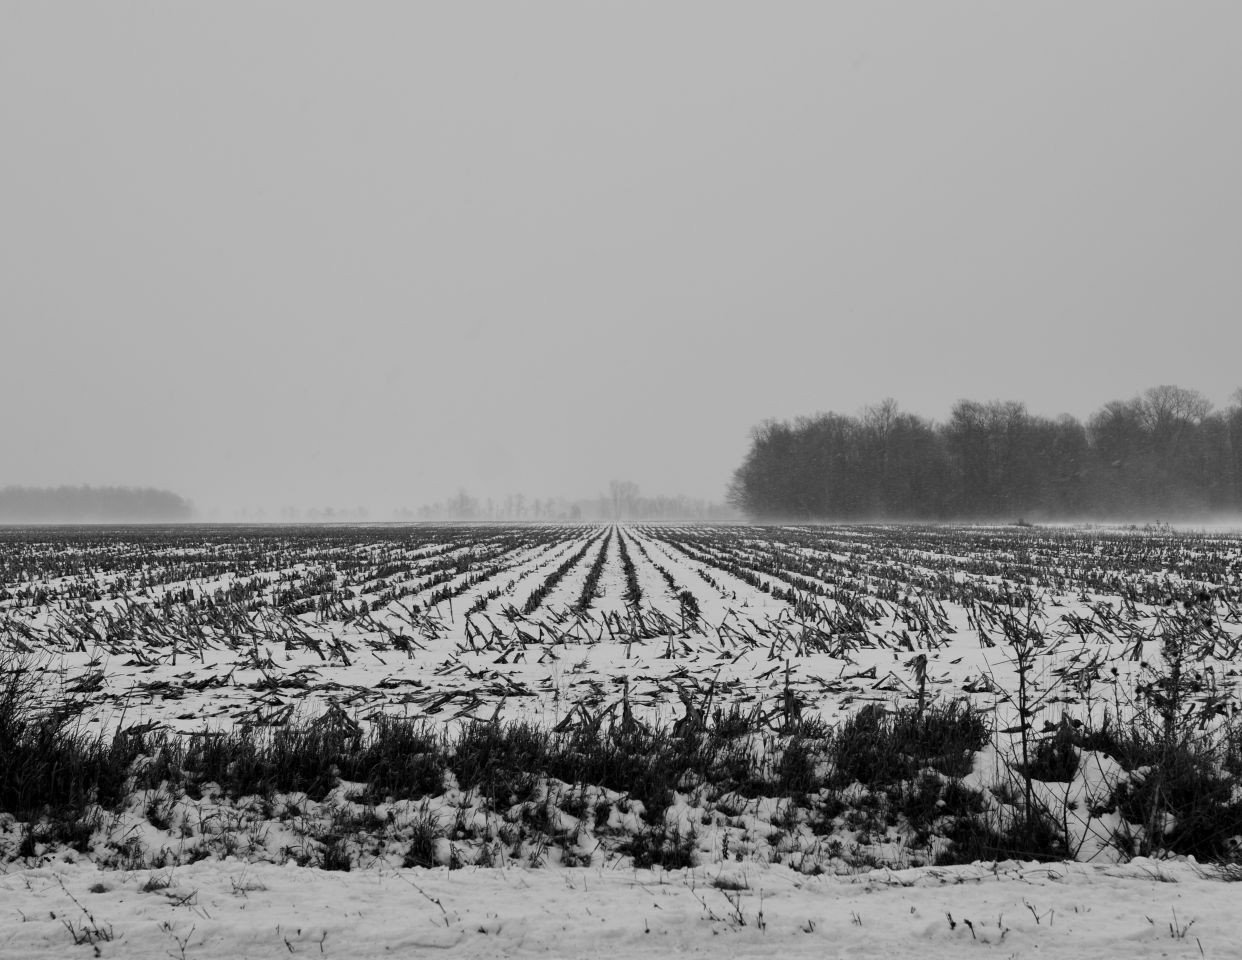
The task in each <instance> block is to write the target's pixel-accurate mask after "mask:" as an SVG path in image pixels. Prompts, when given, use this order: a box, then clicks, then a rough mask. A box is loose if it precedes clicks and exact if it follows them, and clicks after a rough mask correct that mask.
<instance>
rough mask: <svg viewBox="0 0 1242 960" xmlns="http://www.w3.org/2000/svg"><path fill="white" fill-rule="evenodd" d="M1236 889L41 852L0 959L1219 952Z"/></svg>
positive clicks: (1194, 879) (1161, 881) (1116, 880)
mask: <svg viewBox="0 0 1242 960" xmlns="http://www.w3.org/2000/svg"><path fill="white" fill-rule="evenodd" d="M1238 890H1239V887H1238V886H1237V885H1236V884H1235V883H1230V882H1227V881H1225V880H1222V879H1220V876H1219V871H1218V870H1216V869H1209V868H1204V867H1199V866H1197V865H1195V864H1193V863H1187V862H1179V863H1169V862H1157V861H1152V860H1135V861H1132V862H1131V863H1128V864H1124V865H1110V866H1104V865H1098V866H1097V865H1086V864H1053V865H1047V864H1043V865H1036V864H1021V863H1013V862H1007V863H998V864H978V865H974V866H960V867H948V868H924V869H918V870H902V871H889V870H877V871H872V872H868V873H863V874H859V875H856V876H850V877H807V876H804V875H802V874H799V873H797V872H795V871H793V870H790V869H788V868H786V867H779V866H770V865H761V864H750V865H746V866H745V867H738V868H724V869H722V868H720V867H705V868H699V869H693V870H676V871H671V872H668V871H662V870H656V871H652V870H638V871H634V870H626V869H607V868H597V869H579V870H556V871H548V870H529V869H521V868H512V869H504V870H485V869H468V870H462V871H454V872H450V871H448V870H447V869H444V868H441V869H436V870H370V871H364V872H354V873H348V874H340V873H325V872H322V871H317V870H313V869H303V868H298V867H294V866H284V867H282V866H275V865H272V864H248V863H244V862H241V861H238V860H226V861H204V862H202V863H198V864H194V865H193V866H188V867H181V868H177V869H175V870H166V871H160V872H150V871H139V872H111V873H103V872H99V871H97V870H96V869H95V868H94V867H93V866H90V865H65V864H56V865H54V866H47V867H40V868H33V869H22V870H10V872H9V873H8V874H6V875H0V904H2V906H0V956H4V957H13V958H18V957H20V958H29V960H35V958H42V957H48V958H60V957H74V956H83V957H88V956H101V957H128V958H133V960H147V958H160V960H163V958H166V957H169V956H172V957H174V958H181V957H183V956H184V957H187V958H192V960H211V958H221V960H230V958H234V957H253V958H261V957H270V958H280V957H290V956H292V957H301V956H306V957H335V958H341V960H361V958H371V957H384V956H424V955H428V954H432V955H435V956H446V955H447V956H469V957H526V956H542V957H608V958H615V960H623V958H627V957H638V956H705V957H720V956H729V957H759V956H765V957H767V956H777V957H855V958H892V957H919V958H928V960H936V958H941V957H944V958H957V957H962V956H967V957H969V956H987V957H1002V958H1009V957H1012V958H1033V957H1064V958H1093V960H1111V958H1126V960H1128V958H1138V957H1208V958H1228V957H1236V956H1237V949H1238V943H1239V942H1242V913H1240V912H1239V911H1238V909H1237V902H1238ZM75 938H76V939H78V940H80V941H81V945H79V946H74V940H75Z"/></svg>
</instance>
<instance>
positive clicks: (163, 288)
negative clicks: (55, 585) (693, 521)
mask: <svg viewBox="0 0 1242 960" xmlns="http://www.w3.org/2000/svg"><path fill="white" fill-rule="evenodd" d="M1240 30H1242V10H1239V8H1238V7H1237V5H1236V4H1230V3H1210V2H1204V3H1195V4H1192V5H1171V4H1164V3H1146V2H1128V0H1127V2H1103V3H1093V4H1089V5H1083V4H1078V3H1069V2H1054V3H1041V4H1038V5H1035V4H1031V5H1013V4H1005V5H996V4H990V3H966V2H946V3H937V4H934V5H929V4H919V3H865V4H863V3H851V4H819V3H783V4H780V5H778V6H777V8H775V9H771V8H766V7H764V8H760V7H758V6H755V5H753V4H745V3H718V2H712V3H706V2H688V3H678V4H671V5H670V4H645V3H625V4H603V5H597V4H593V5H590V6H583V5H581V4H577V3H568V2H565V3H552V2H544V3H536V4H522V5H517V6H514V5H509V4H498V3H491V4H484V5H482V6H462V5H458V4H418V5H404V4H383V3H376V4H365V5H363V6H362V7H361V8H358V7H355V6H353V5H350V6H348V7H347V6H341V5H334V4H325V3H296V4H294V3H257V4H244V5H243V4H228V3H226V4H211V5H208V6H201V7H195V8H186V7H184V6H169V5H167V4H163V3H142V2H127V3H122V4H119V5H117V4H109V5H104V6H101V5H95V4H84V3H70V4H56V5H48V4H5V5H4V6H3V8H2V9H0V118H2V119H3V123H4V129H5V149H4V150H3V151H2V152H0V208H2V209H3V210H4V217H3V221H2V223H0V318H2V320H0V323H2V324H3V334H4V336H3V341H4V353H5V357H6V359H8V361H9V362H8V363H7V364H6V366H5V376H4V378H3V380H0V429H2V430H3V433H4V436H5V440H6V442H5V450H6V452H5V455H4V457H3V461H2V467H0V486H2V485H5V484H13V485H25V486H59V485H62V484H70V485H77V484H92V485H96V486H108V485H121V486H130V485H132V486H138V487H146V486H154V487H157V488H161V489H167V490H170V491H173V492H175V493H176V494H178V495H180V496H183V497H185V498H187V499H189V500H191V501H193V502H194V504H195V505H196V507H197V508H198V509H199V510H200V511H201V512H202V513H203V514H204V515H207V516H211V515H214V516H217V517H221V518H223V517H229V516H240V515H242V514H243V513H244V514H246V515H249V516H251V517H254V516H256V515H257V514H258V511H259V510H263V511H264V515H265V516H266V517H267V518H268V519H278V518H279V517H280V512H281V510H282V508H285V507H290V508H294V509H296V510H297V511H299V513H300V515H302V516H303V517H304V516H306V515H307V513H308V512H309V511H310V510H312V509H318V510H321V511H322V510H323V509H324V508H326V507H329V506H331V507H333V508H335V509H337V510H340V509H342V508H347V509H349V510H350V511H355V510H356V509H357V508H358V507H365V508H366V509H367V510H368V512H369V515H370V516H371V517H374V518H378V517H380V516H384V515H387V514H388V513H390V512H391V511H393V510H394V509H395V508H399V507H405V508H409V509H411V510H417V508H418V507H419V506H420V505H423V504H431V503H435V502H437V501H440V502H443V501H446V500H448V499H449V498H451V497H453V496H455V495H456V494H457V493H458V491H459V490H465V491H466V492H467V493H468V494H469V495H471V496H473V497H476V498H479V499H480V500H483V501H486V499H487V498H494V499H495V500H497V501H503V500H504V498H506V497H507V496H510V495H514V494H518V493H522V494H524V495H525V496H526V497H528V498H534V497H538V498H567V499H570V500H572V499H575V498H590V497H595V496H597V495H598V494H600V493H601V492H604V491H606V490H607V486H608V483H609V481H610V480H614V479H616V480H629V481H632V482H634V483H636V484H637V485H638V486H639V487H640V488H641V490H642V491H643V492H644V493H645V494H652V495H654V494H661V495H666V496H679V495H683V496H686V497H689V498H693V499H700V500H704V501H715V502H719V501H721V500H722V499H723V497H724V495H725V488H726V485H727V484H728V482H729V479H730V476H731V474H732V472H733V471H734V470H735V469H736V468H737V467H738V465H739V464H740V463H741V461H742V459H743V456H744V455H745V453H746V451H747V448H748V443H749V435H750V431H751V429H752V428H753V427H755V426H756V425H757V424H759V423H761V422H762V421H764V420H765V419H767V418H770V417H775V418H778V419H790V418H794V417H798V416H802V415H813V414H815V413H818V412H824V411H836V412H838V413H841V414H846V415H855V414H857V413H858V412H859V411H860V409H861V408H863V407H864V406H865V405H868V404H874V403H878V402H879V401H881V400H882V399H883V398H885V397H892V398H893V399H894V400H895V401H896V402H897V403H898V404H899V405H900V406H901V408H902V409H903V410H907V411H911V412H913V413H916V414H919V415H921V416H923V417H926V418H930V419H933V420H936V421H944V420H947V419H948V418H949V416H950V412H951V410H952V408H953V405H954V403H955V402H956V401H958V400H959V399H962V398H969V399H972V400H976V401H979V402H984V403H986V402H989V401H992V400H994V399H995V400H1002V401H1021V402H1025V403H1026V404H1027V406H1028V408H1029V410H1030V411H1031V412H1032V413H1033V414H1036V415H1039V416H1043V417H1048V418H1053V419H1055V418H1056V417H1058V416H1059V415H1060V414H1062V413H1070V414H1073V415H1074V416H1075V417H1077V418H1079V419H1080V420H1084V421H1085V420H1086V419H1087V418H1089V417H1090V416H1091V414H1093V413H1094V412H1095V411H1097V410H1098V409H1099V408H1100V407H1101V406H1102V405H1103V404H1104V403H1106V402H1108V401H1112V400H1128V399H1129V398H1132V397H1134V396H1136V395H1138V394H1139V393H1140V392H1141V391H1143V390H1146V389H1147V388H1149V387H1154V386H1157V385H1161V384H1177V385H1180V386H1183V387H1185V388H1189V389H1195V390H1198V391H1201V392H1202V394H1203V395H1204V396H1205V397H1206V398H1207V399H1208V400H1209V401H1211V402H1212V403H1213V404H1214V405H1215V406H1216V407H1217V408H1218V409H1224V408H1225V407H1227V405H1228V403H1229V398H1230V396H1231V394H1232V393H1233V391H1234V390H1235V389H1237V387H1238V386H1239V381H1240V379H1242V378H1240V377H1239V374H1238V372H1237V357H1238V356H1239V354H1240V348H1242V324H1240V323H1239V322H1238V316H1239V306H1240V305H1242V275H1240V274H1239V272H1238V270H1237V264H1238V263H1239V262H1242V233H1240V232H1239V231H1238V229H1237V224H1238V223H1239V222H1242V173H1240V172H1239V171H1242V128H1240V127H1239V125H1238V124H1236V123H1234V122H1233V118H1234V117H1236V116H1237V115H1238V114H1239V112H1240V108H1242V103H1240V102H1239V99H1240V97H1242V93H1240V91H1242V58H1239V57H1238V56H1237V46H1236V42H1235V38H1236V37H1237V36H1238V35H1239V31H1240Z"/></svg>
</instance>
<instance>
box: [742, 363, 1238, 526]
mask: <svg viewBox="0 0 1242 960" xmlns="http://www.w3.org/2000/svg"><path fill="white" fill-rule="evenodd" d="M728 499H729V502H730V503H732V504H733V505H734V506H736V507H737V508H738V509H740V510H741V511H742V512H743V513H745V514H746V515H747V516H748V517H751V518H752V519H769V520H770V519H790V520H816V519H851V518H852V519H864V518H875V519H966V518H973V519H1010V520H1012V519H1017V518H1020V517H1025V518H1031V519H1055V518H1063V519H1087V518H1097V517H1098V518H1101V519H1104V518H1127V517H1159V518H1175V517H1192V516H1203V515H1206V514H1209V513H1217V512H1237V511H1239V510H1242V390H1238V391H1237V392H1236V393H1235V394H1234V396H1233V403H1232V404H1231V405H1230V406H1229V407H1228V408H1227V409H1225V410H1214V409H1213V406H1212V404H1211V403H1210V402H1209V401H1208V400H1207V399H1206V398H1205V397H1204V396H1203V395H1202V394H1201V393H1199V392H1198V391H1196V390H1189V389H1186V388H1183V387H1177V386H1169V385H1164V386H1158V387H1152V388H1151V389H1149V390H1147V391H1145V392H1144V393H1142V394H1141V395H1139V396H1137V397H1135V398H1133V399H1132V400H1115V401H1112V402H1110V403H1106V404H1105V405H1104V406H1103V407H1101V408H1100V409H1099V410H1098V411H1096V413H1094V414H1093V415H1092V416H1091V417H1090V418H1089V419H1088V420H1087V421H1086V423H1083V422H1081V421H1079V420H1078V419H1076V418H1075V417H1073V416H1070V415H1068V414H1065V415H1062V416H1060V417H1057V418H1055V419H1054V418H1048V417H1044V416H1039V415H1036V414H1032V413H1030V412H1029V411H1028V410H1027V409H1026V405H1025V404H1023V403H1019V402H1002V401H992V402H988V403H980V402H978V401H974V400H959V401H958V402H957V403H956V404H955V405H954V407H953V410H952V412H951V413H950V415H949V418H948V420H946V421H944V422H941V423H937V422H934V421H931V420H928V419H925V418H923V417H921V416H918V415H917V414H913V413H907V412H904V411H901V410H900V409H898V406H897V404H896V403H895V402H894V401H892V400H885V401H883V402H881V403H879V404H876V405H875V406H871V407H867V408H866V409H864V410H863V411H862V413H861V414H859V415H857V416H846V415H843V414H838V413H827V414H819V415H817V416H813V417H799V418H798V419H796V420H794V421H793V422H785V421H776V420H768V421H765V422H764V423H762V424H760V425H759V426H758V427H756V428H755V429H754V430H753V431H752V433H751V443H750V448H749V450H748V451H747V453H746V456H745V459H744V460H743V462H742V464H741V466H739V467H738V469H737V470H736V471H735V472H734V475H733V479H732V481H731V483H730V485H729V497H728Z"/></svg>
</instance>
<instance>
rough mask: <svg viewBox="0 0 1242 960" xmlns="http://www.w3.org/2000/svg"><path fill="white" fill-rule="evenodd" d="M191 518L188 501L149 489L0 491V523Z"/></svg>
mask: <svg viewBox="0 0 1242 960" xmlns="http://www.w3.org/2000/svg"><path fill="white" fill-rule="evenodd" d="M193 516H194V508H193V506H192V505H191V504H190V502H189V501H188V500H185V499H184V498H182V497H180V496H178V495H177V494H175V493H171V492H169V491H168V490H156V489H155V488H153V487H89V486H80V487H68V486H64V487H5V488H3V489H0V523H101V522H102V523H173V522H178V521H183V520H190V519H192V518H193Z"/></svg>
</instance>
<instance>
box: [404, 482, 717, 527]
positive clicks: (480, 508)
mask: <svg viewBox="0 0 1242 960" xmlns="http://www.w3.org/2000/svg"><path fill="white" fill-rule="evenodd" d="M397 518H398V519H410V520H413V519H419V520H491V521H508V520H568V521H576V520H604V521H609V520H668V521H673V520H694V521H704V522H708V521H712V522H720V521H728V520H737V519H740V515H739V514H738V512H737V510H736V509H734V508H733V507H731V506H728V505H727V504H722V503H712V502H710V501H707V500H699V499H695V498H693V497H686V496H676V497H668V496H646V497H644V496H643V495H642V494H641V493H640V491H639V489H638V485H637V484H636V483H634V482H632V481H629V480H613V481H612V482H611V483H609V485H608V492H607V493H601V494H600V495H599V496H598V497H592V498H585V499H578V500H567V499H565V498H557V497H549V498H547V499H540V498H539V497H527V496H526V495H525V494H520V493H519V494H512V495H510V496H508V497H505V498H504V499H503V500H495V499H487V500H479V499H477V498H475V497H472V496H471V495H470V494H468V493H467V492H466V491H465V490H459V491H458V492H457V495H456V496H455V497H451V498H450V499H448V500H446V501H440V502H437V503H432V504H427V505H425V506H422V507H420V508H419V510H418V513H417V514H414V513H413V512H407V513H406V514H405V515H404V516H403V515H402V513H401V512H398V515H397Z"/></svg>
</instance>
